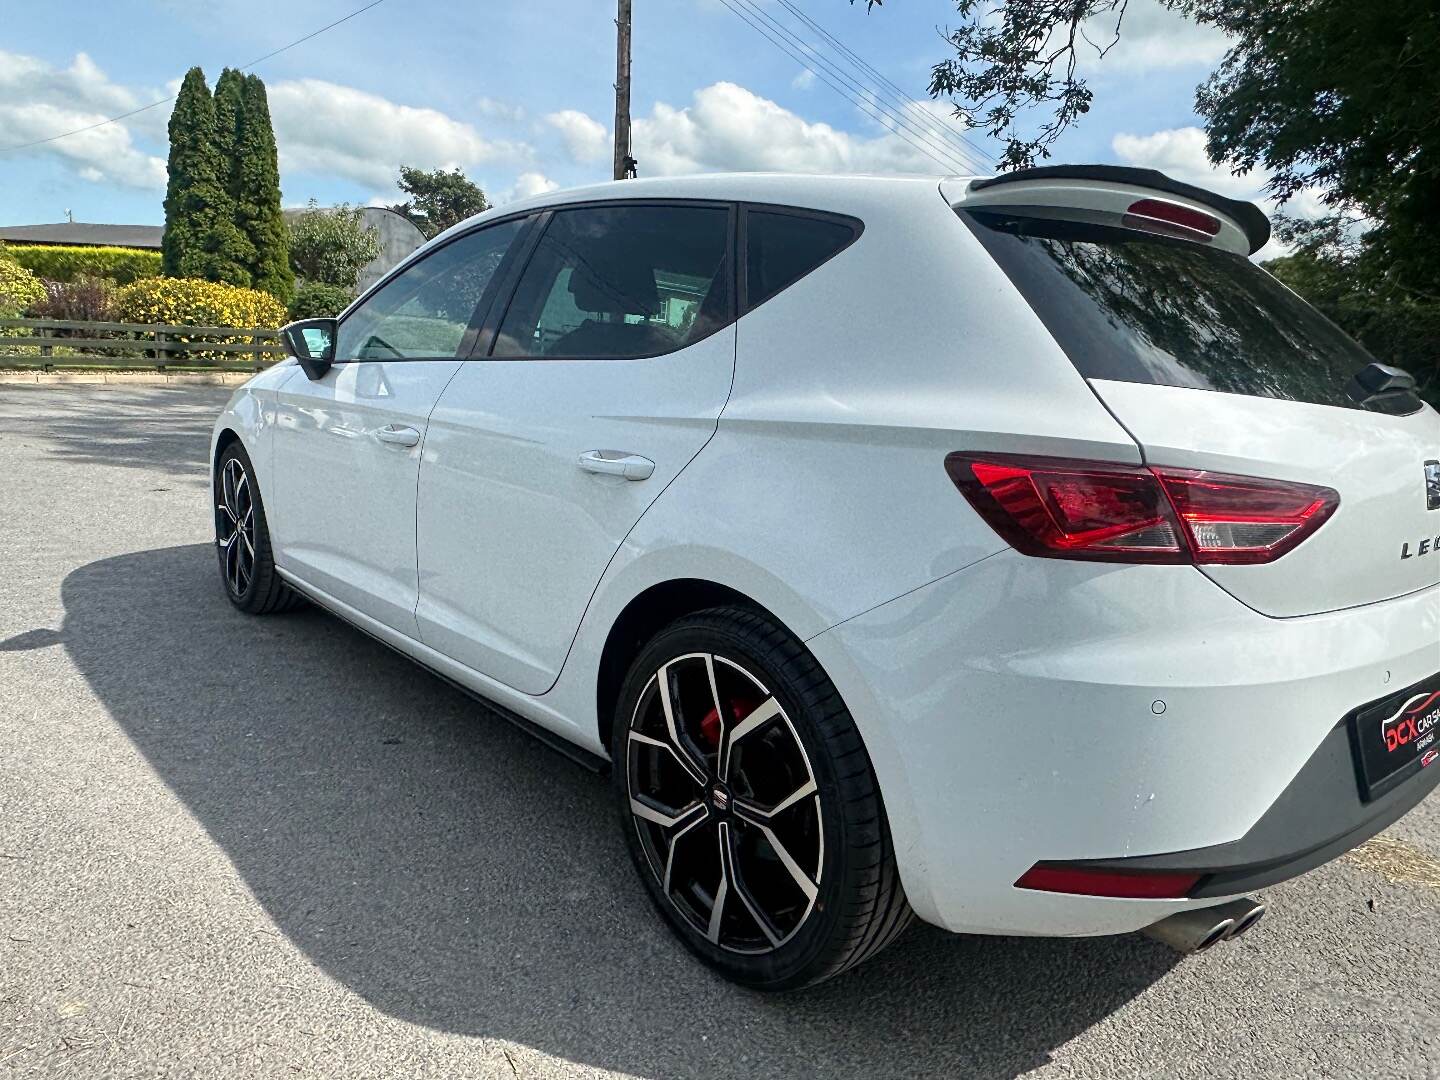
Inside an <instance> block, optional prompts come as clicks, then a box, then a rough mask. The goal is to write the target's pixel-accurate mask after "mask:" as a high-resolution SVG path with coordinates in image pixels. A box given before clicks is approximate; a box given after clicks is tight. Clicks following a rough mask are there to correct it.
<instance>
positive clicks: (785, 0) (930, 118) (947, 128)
mask: <svg viewBox="0 0 1440 1080" xmlns="http://www.w3.org/2000/svg"><path fill="white" fill-rule="evenodd" d="M780 4H781V5H782V6H783V7H784V8H785V9H786V10H788V11H789V12H790V13H791V14H792V15H794V16H795V17H796V18H798V19H799V20H800V21H801V22H803V23H805V24H806V25H807V26H809V27H810V28H811V29H813V30H814V31H815V32H816V33H818V34H819V35H820V36H821V37H822V38H824V39H825V40H826V41H828V42H829V43H830V44H831V45H832V46H834V47H835V48H836V49H839V50H840V51H841V52H842V53H844V54H845V55H846V56H848V57H849V58H850V59H851V60H852V61H854V63H855V64H857V65H858V66H859V67H860V69H861V70H862V71H864V72H867V73H868V74H870V75H872V76H874V77H875V78H876V79H879V80H880V82H881V83H883V84H884V85H885V86H888V87H889V88H890V89H891V90H893V91H894V92H895V94H897V95H898V96H899V97H900V99H901V101H903V102H904V104H905V106H906V107H907V108H908V109H910V110H911V112H912V115H915V116H917V117H922V118H924V120H925V121H926V122H927V123H928V126H930V127H931V128H932V129H933V130H935V131H936V132H937V133H939V134H941V135H943V136H944V137H945V138H946V139H947V140H950V141H952V142H953V141H954V140H955V139H959V140H960V142H962V143H964V144H965V145H966V146H968V147H969V148H970V149H971V150H973V151H975V153H977V154H979V155H980V159H981V160H982V161H984V162H985V163H986V164H987V165H990V166H993V165H994V160H995V159H994V155H993V154H990V153H989V152H987V151H986V150H985V148H984V147H982V146H980V145H979V144H977V143H976V142H975V141H974V140H972V139H970V138H969V137H967V136H966V135H965V133H964V132H963V131H957V130H956V129H955V128H954V127H953V126H952V125H950V124H946V123H944V122H943V121H942V120H941V119H940V118H939V117H937V116H936V115H935V114H934V113H932V112H930V111H929V110H928V109H925V108H923V107H922V106H920V105H919V104H918V103H916V102H915V101H913V100H912V99H911V98H910V95H909V94H908V93H906V92H905V91H904V90H902V89H901V88H900V87H898V86H896V85H895V84H894V83H893V82H891V81H890V79H888V78H886V76H885V74H884V72H881V71H878V70H876V68H875V67H874V66H873V65H871V64H870V63H869V62H868V61H867V60H866V59H865V58H864V57H863V56H861V55H859V54H858V53H856V52H855V51H854V50H853V49H851V48H850V47H849V46H848V45H846V44H845V43H844V42H843V41H841V40H840V39H839V38H837V37H836V36H835V35H834V34H832V33H830V31H828V30H826V29H825V27H823V26H822V25H820V24H819V23H818V22H816V21H815V20H814V19H812V18H811V17H810V16H809V15H807V14H805V12H804V11H803V10H802V9H801V8H798V7H796V6H795V5H794V4H792V3H791V2H790V0H780Z"/></svg>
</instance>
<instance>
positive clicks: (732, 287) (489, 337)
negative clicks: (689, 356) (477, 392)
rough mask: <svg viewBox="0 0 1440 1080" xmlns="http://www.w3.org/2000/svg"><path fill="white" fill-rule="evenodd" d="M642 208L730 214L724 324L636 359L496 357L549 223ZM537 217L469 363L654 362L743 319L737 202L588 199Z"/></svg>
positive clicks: (558, 205) (546, 210)
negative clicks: (571, 215)
mask: <svg viewBox="0 0 1440 1080" xmlns="http://www.w3.org/2000/svg"><path fill="white" fill-rule="evenodd" d="M641 207H652V208H653V207H681V208H704V209H712V210H725V211H727V212H728V214H729V220H728V221H727V223H726V228H725V256H724V258H725V259H726V261H727V266H728V268H729V274H728V278H729V280H728V281H727V286H728V288H727V290H726V292H727V297H726V301H727V303H726V311H725V317H724V319H723V320H721V321H719V322H717V323H716V325H715V326H714V327H713V328H712V329H711V330H710V331H709V332H708V333H706V334H704V335H703V336H701V337H698V338H695V339H694V340H692V341H687V342H685V344H683V345H680V346H678V347H676V348H674V349H663V350H661V351H660V352H654V353H642V354H637V355H635V356H535V355H525V356H497V355H495V345H496V343H497V341H498V340H499V334H500V327H501V325H502V324H503V323H504V321H505V317H506V316H507V315H508V314H509V313H510V307H511V305H512V304H513V303H514V302H515V295H516V293H517V292H518V291H519V288H520V281H521V279H522V278H523V277H524V276H525V271H527V270H528V269H530V261H531V259H532V258H533V256H534V254H535V249H536V248H538V247H539V246H540V241H541V240H542V239H543V238H544V234H545V232H546V231H547V230H548V229H549V227H550V223H551V222H552V221H553V220H554V218H555V215H556V214H561V213H565V212H566V211H570V210H605V209H612V208H618V209H629V208H641ZM537 217H538V218H543V221H541V222H539V224H538V225H537V227H535V229H534V231H533V234H532V236H531V238H530V240H529V243H528V244H527V245H526V251H525V259H524V263H523V265H521V266H520V267H519V268H518V269H517V270H515V272H514V274H513V276H512V279H511V280H508V281H507V282H506V285H507V287H508V291H507V292H506V293H505V296H504V303H496V304H494V305H492V307H491V311H490V315H489V317H487V319H486V321H485V326H484V327H483V328H482V329H481V331H480V335H479V339H478V340H477V343H476V344H477V348H476V350H475V351H474V352H472V353H471V354H470V357H469V359H472V360H485V361H487V362H488V361H495V362H502V361H503V362H509V363H515V362H534V361H542V362H543V361H561V362H564V361H582V360H583V361H588V362H592V363H611V362H624V361H627V360H655V359H658V358H659V357H662V356H673V355H674V354H676V353H679V352H684V351H685V350H686V349H688V348H690V347H691V346H693V345H698V344H699V343H700V342H702V341H705V340H706V339H707V338H711V337H714V336H715V335H716V334H718V333H720V332H721V331H722V330H728V329H729V328H730V327H732V326H734V325H735V323H736V321H737V320H738V319H739V317H740V316H739V308H738V303H739V292H738V286H739V276H738V275H739V266H738V264H739V260H738V258H737V257H736V256H737V252H738V250H739V245H738V243H737V237H738V228H739V224H738V218H739V204H738V203H736V202H734V201H733V200H726V199H683V198H673V199H667V198H645V199H587V200H585V201H583V202H567V203H556V204H554V205H551V206H546V207H543V208H542V209H541V210H540V211H539V212H538V213H537ZM497 276H498V275H497ZM716 276H717V277H718V276H719V275H718V274H717V275H716ZM482 343H483V344H484V351H483V352H481V351H480V349H479V348H478V346H479V345H480V344H482Z"/></svg>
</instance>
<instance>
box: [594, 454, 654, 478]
mask: <svg viewBox="0 0 1440 1080" xmlns="http://www.w3.org/2000/svg"><path fill="white" fill-rule="evenodd" d="M579 465H580V468H582V469H584V470H585V471H586V472H593V473H600V474H601V475H602V476H623V477H624V478H625V479H626V480H648V479H650V474H651V473H653V472H654V471H655V462H653V461H651V460H650V459H649V458H647V457H641V456H640V455H639V454H631V453H628V452H627V451H624V450H587V451H585V453H583V454H581V455H580V461H579Z"/></svg>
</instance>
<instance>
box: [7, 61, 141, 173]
mask: <svg viewBox="0 0 1440 1080" xmlns="http://www.w3.org/2000/svg"><path fill="white" fill-rule="evenodd" d="M162 96H163V95H162V94H160V93H159V92H157V91H151V92H150V93H149V94H144V95H137V94H136V92H135V91H133V90H130V89H129V88H127V87H124V86H121V85H120V84H118V83H115V82H112V81H111V80H110V78H109V76H107V75H106V74H105V72H104V71H102V70H101V69H100V68H99V67H98V66H97V65H96V64H95V62H94V61H93V60H91V59H90V57H89V56H87V55H86V54H85V53H77V54H76V56H75V59H74V60H73V61H72V62H71V64H70V66H69V67H68V68H56V67H52V66H51V65H49V64H47V63H45V62H44V61H43V60H38V59H36V58H35V57H32V56H22V55H20V54H18V53H10V52H4V51H0V147H5V146H17V145H20V144H22V143H30V142H36V141H37V140H41V139H48V138H50V137H51V136H53V135H56V134H58V133H60V132H64V131H74V130H76V129H78V128H84V127H89V126H90V125H92V124H98V123H100V122H101V121H103V120H106V119H108V118H109V117H111V116H115V115H116V114H118V113H124V112H128V111H130V110H131V109H135V108H138V107H139V106H141V105H144V104H147V103H148V102H151V101H155V100H157V99H158V98H159V97H162ZM167 115H168V110H167V109H166V108H165V107H164V106H160V107H158V108H155V109H150V110H148V111H147V112H144V113H140V114H139V115H138V116H136V117H133V118H132V119H131V121H130V122H129V123H128V124H105V125H104V126H102V127H95V128H92V129H91V130H89V131H82V132H79V133H78V134H75V135H71V136H69V137H67V138H64V139H60V140H57V141H55V142H44V143H41V144H39V145H37V146H34V147H30V148H27V149H26V150H21V151H15V152H14V154H15V155H16V156H18V155H21V154H23V155H25V156H29V157H48V158H51V159H58V160H60V161H61V162H63V163H65V164H66V165H68V166H69V167H70V168H72V169H74V170H75V171H76V173H78V174H79V175H80V176H81V177H82V178H83V179H86V180H90V181H93V182H95V183H102V182H110V183H116V184H122V185H124V186H126V187H136V188H163V187H164V186H165V161H164V159H163V158H161V157H157V156H156V155H154V154H151V153H148V152H146V151H145V150H144V149H142V148H140V147H138V146H136V145H135V143H134V141H133V140H132V138H131V133H132V131H137V132H140V133H141V134H144V135H152V136H153V134H154V133H155V131H156V129H157V126H158V130H159V131H160V133H161V134H162V136H163V131H164V120H165V117H166V116H167ZM157 122H158V124H157ZM7 156H11V155H7Z"/></svg>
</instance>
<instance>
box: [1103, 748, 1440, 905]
mask: <svg viewBox="0 0 1440 1080" xmlns="http://www.w3.org/2000/svg"><path fill="white" fill-rule="evenodd" d="M1437 785H1440V768H1433V769H1426V770H1424V771H1422V772H1421V773H1419V774H1418V775H1417V776H1414V777H1412V778H1410V779H1409V780H1407V781H1405V782H1404V783H1402V784H1401V785H1400V786H1399V787H1395V788H1392V789H1391V790H1389V791H1387V792H1386V793H1385V794H1384V795H1382V796H1380V797H1379V798H1378V799H1376V800H1374V801H1373V802H1368V803H1367V802H1365V801H1363V800H1362V799H1361V797H1360V786H1359V784H1358V783H1357V782H1356V779H1355V758H1354V754H1353V753H1352V751H1351V741H1350V725H1349V723H1348V722H1346V721H1342V722H1341V723H1340V724H1337V725H1336V726H1335V727H1334V728H1332V729H1331V730H1330V733H1329V734H1328V735H1326V736H1325V739H1324V741H1322V742H1321V743H1320V746H1319V748H1318V749H1317V750H1316V751H1315V753H1314V754H1313V755H1312V756H1311V758H1310V760H1309V761H1307V762H1306V763H1305V766H1304V768H1302V769H1301V770H1300V772H1299V773H1298V774H1297V775H1296V777H1295V779H1294V780H1292V781H1291V782H1290V784H1289V786H1287V787H1286V788H1285V790H1284V791H1283V792H1281V794H1280V797H1279V798H1278V799H1276V800H1275V803H1274V804H1273V805H1272V806H1271V807H1270V809H1269V810H1267V811H1265V813H1264V815H1263V816H1262V817H1261V818H1260V820H1259V821H1257V822H1256V823H1255V824H1254V825H1253V826H1252V827H1251V828H1250V831H1249V832H1247V833H1246V834H1245V835H1244V836H1242V837H1241V838H1240V839H1239V840H1233V841H1231V842H1230V843H1227V844H1216V845H1214V846H1212V847H1206V848H1196V849H1193V850H1191V851H1176V852H1172V853H1170V854H1166V855H1138V856H1134V857H1132V858H1128V859H1099V860H1092V861H1088V862H1086V863H1085V864H1084V865H1085V866H1086V867H1088V868H1092V869H1096V870H1114V871H1119V872H1131V873H1134V872H1148V873H1158V872H1175V873H1193V874H1200V875H1202V877H1201V880H1200V882H1199V884H1198V885H1197V886H1196V887H1195V888H1194V889H1192V890H1190V895H1191V896H1193V897H1219V896H1235V895H1237V894H1239V893H1248V892H1251V891H1253V890H1255V889H1262V888H1264V887H1265V886H1267V885H1274V884H1275V883H1276V882H1280V881H1285V880H1287V879H1289V878H1292V877H1295V876H1297V875H1299V874H1303V873H1305V872H1306V871H1307V870H1313V869H1315V867H1317V866H1321V865H1323V864H1324V863H1327V862H1329V861H1330V860H1331V859H1334V858H1336V857H1338V856H1340V855H1343V854H1344V853H1345V852H1347V851H1349V850H1350V849H1351V848H1353V847H1355V846H1356V845H1358V844H1363V843H1364V842H1365V841H1366V840H1369V839H1370V838H1371V837H1372V836H1374V835H1375V834H1376V833H1379V832H1381V831H1382V830H1384V829H1385V828H1387V827H1389V826H1390V825H1392V824H1393V823H1394V822H1396V821H1398V820H1399V819H1400V818H1402V817H1404V816H1405V815H1406V814H1407V813H1409V812H1410V811H1411V810H1412V809H1414V808H1415V807H1416V806H1417V805H1419V804H1420V803H1421V802H1422V801H1423V800H1424V798H1425V796H1427V795H1429V794H1430V792H1432V791H1434V790H1435V788H1436V786H1437Z"/></svg>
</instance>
